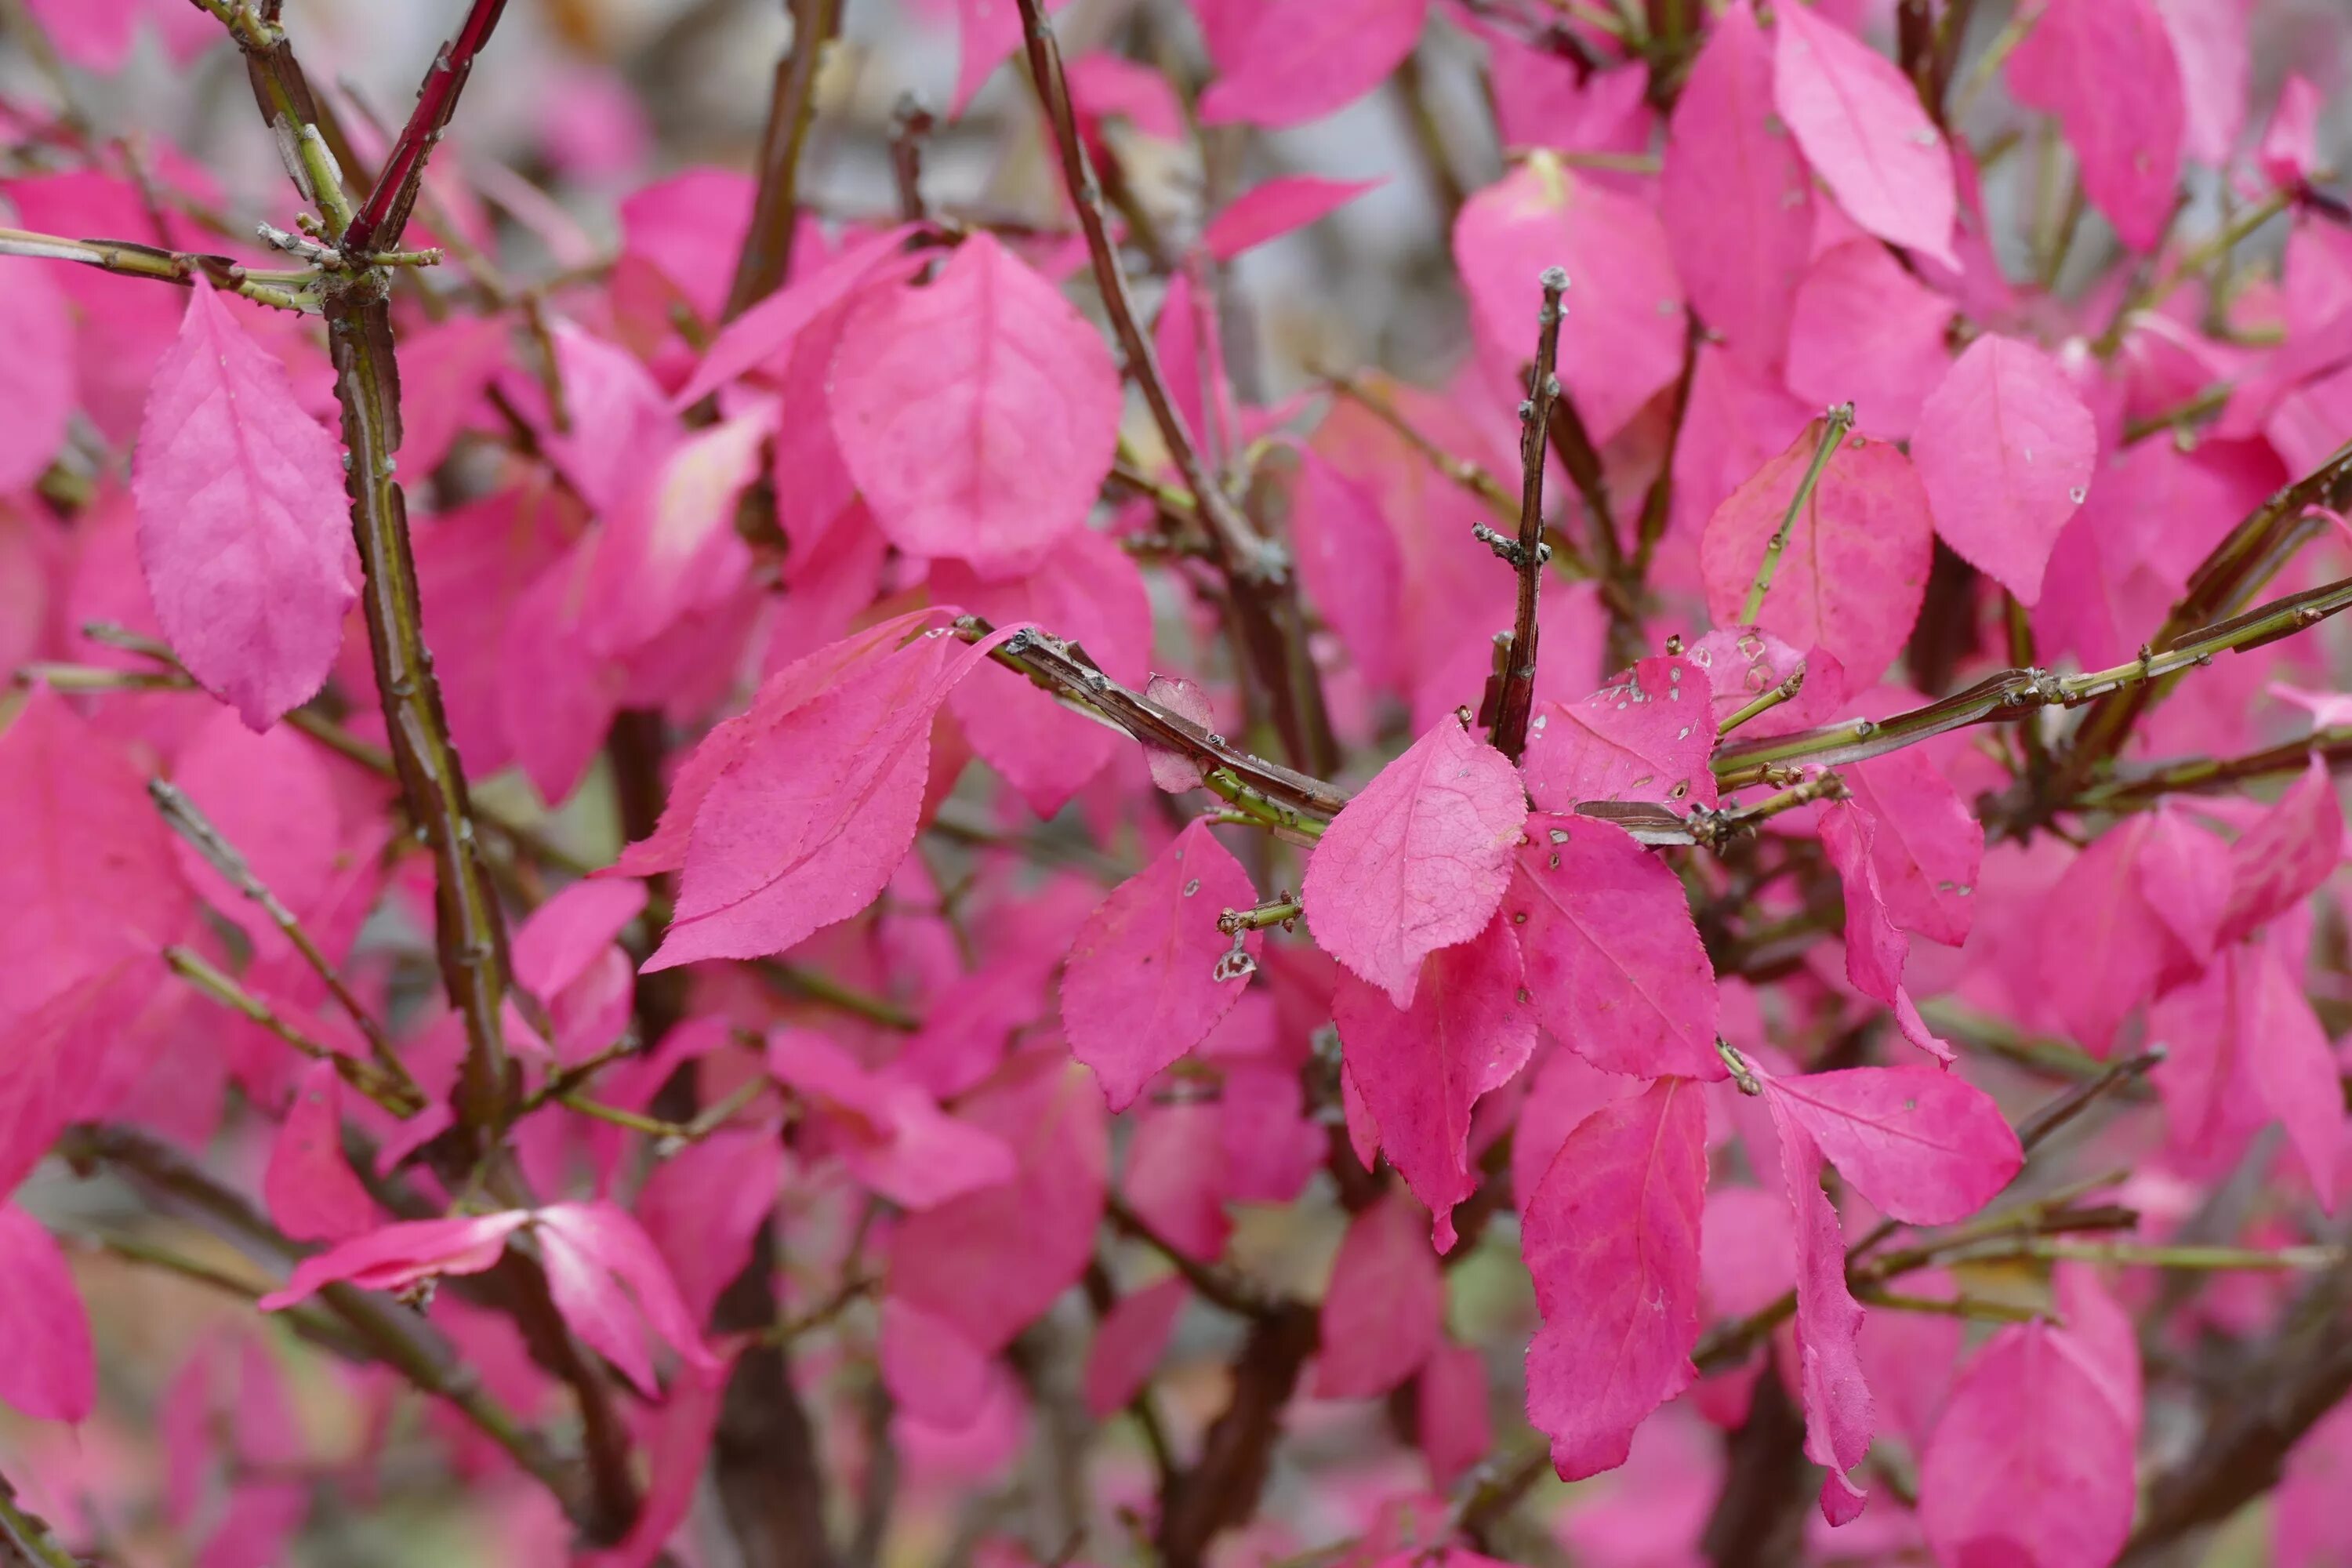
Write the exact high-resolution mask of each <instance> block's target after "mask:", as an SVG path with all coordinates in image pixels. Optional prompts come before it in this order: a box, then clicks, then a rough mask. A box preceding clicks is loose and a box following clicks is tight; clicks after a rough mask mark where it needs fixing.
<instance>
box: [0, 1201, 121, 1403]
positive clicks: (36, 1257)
mask: <svg viewBox="0 0 2352 1568" xmlns="http://www.w3.org/2000/svg"><path fill="white" fill-rule="evenodd" d="M0 1337H4V1338H5V1342H6V1343H7V1346H8V1354H7V1356H6V1358H5V1361H4V1362H0V1405H12V1406H14V1407H15V1408H16V1410H18V1411H19V1412H21V1413H23V1414H24V1415H29V1416H31V1417H32V1418H33V1419H35V1420H37V1421H72V1422H79V1421H80V1420H81V1419H82V1418H83V1417H84V1416H86V1415H89V1412H90V1406H91V1405H92V1403H93V1402H94V1401H95V1400H96V1398H97V1396H98V1368H97V1363H96V1361H95V1359H94V1358H93V1356H92V1354H91V1352H90V1340H89V1314H88V1313H87V1312H85V1311H84V1310H82V1304H81V1293H80V1292H79V1290H77V1289H74V1279H73V1271H72V1270H71V1269H69V1268H67V1266H66V1258H65V1254H64V1253H63V1252H61V1251H59V1250H58V1244H57V1241H56V1239H55V1238H54V1237H51V1236H50V1235H49V1233H48V1231H47V1229H45V1228H44V1227H43V1226H42V1225H41V1222H40V1221H38V1220H37V1219H35V1218H34V1217H33V1216H32V1215H28V1214H26V1212H25V1211H24V1210H23V1209H20V1208H18V1207H17V1206H16V1205H14V1204H0Z"/></svg>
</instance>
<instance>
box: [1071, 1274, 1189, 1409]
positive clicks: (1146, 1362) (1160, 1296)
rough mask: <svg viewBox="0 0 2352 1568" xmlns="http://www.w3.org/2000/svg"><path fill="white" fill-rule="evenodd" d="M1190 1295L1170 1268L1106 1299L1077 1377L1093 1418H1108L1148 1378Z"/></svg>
mask: <svg viewBox="0 0 2352 1568" xmlns="http://www.w3.org/2000/svg"><path fill="white" fill-rule="evenodd" d="M1191 1295H1192V1290H1191V1288H1190V1287H1189V1286H1187V1285H1186V1284H1185V1283H1184V1279H1183V1276H1181V1275H1178V1274H1171V1275H1170V1276H1169V1277H1168V1278H1167V1279H1162V1280H1160V1282H1159V1283H1158V1284H1156V1285H1147V1286H1145V1287H1144V1288H1143V1289H1140V1290H1130V1291H1129V1292H1128V1293H1127V1294H1126V1295H1124V1296H1121V1297H1120V1298H1119V1299H1118V1300H1116V1301H1114V1302H1112V1303H1111V1309H1110V1310H1109V1311H1108V1312H1105V1313H1104V1314H1103V1317H1102V1321H1101V1322H1099V1323H1097V1325H1096V1326H1095V1337H1094V1342H1093V1343H1091V1344H1089V1345H1088V1346H1087V1364H1086V1370H1085V1371H1084V1373H1081V1374H1080V1378H1079V1392H1080V1394H1081V1396H1082V1397H1083V1398H1084V1399H1085V1400H1086V1402H1087V1415H1091V1416H1093V1417H1094V1418H1095V1419H1096V1420H1097V1421H1108V1420H1109V1419H1110V1418H1111V1417H1112V1416H1113V1415H1117V1414H1118V1412H1119V1411H1120V1410H1122V1409H1124V1408H1126V1406H1127V1404H1128V1402H1129V1400H1131V1399H1133V1398H1134V1397H1135V1396H1136V1394H1138V1393H1139V1392H1140V1391H1141V1389H1142V1388H1143V1385H1144V1384H1147V1383H1149V1382H1150V1381H1151V1374H1152V1373H1153V1372H1154V1371H1155V1370H1157V1369H1158V1367H1159V1365H1160V1356H1161V1355H1162V1354H1164V1353H1165V1352H1166V1351H1167V1349H1168V1341H1169V1339H1170V1338H1171V1336H1172V1335H1173V1334H1174V1333H1175V1332H1176V1320H1177V1319H1178V1318H1180V1317H1181V1316H1183V1313H1184V1303H1185V1301H1186V1300H1190V1298H1191Z"/></svg>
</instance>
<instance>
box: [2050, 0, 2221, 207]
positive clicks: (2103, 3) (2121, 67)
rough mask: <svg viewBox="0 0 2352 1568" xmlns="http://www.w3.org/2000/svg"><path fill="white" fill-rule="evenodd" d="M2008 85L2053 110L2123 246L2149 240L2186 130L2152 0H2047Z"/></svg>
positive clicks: (2174, 70) (2184, 108)
mask: <svg viewBox="0 0 2352 1568" xmlns="http://www.w3.org/2000/svg"><path fill="white" fill-rule="evenodd" d="M2009 89H2010V91H2011V92H2012V93H2014V94H2015V95H2016V97H2017V100H2018V101H2019V102H2020V103H2022V104H2024V105H2026V106H2027V107H2028V108H2032V109H2039V110H2042V111H2043V112H2044V113H2047V114H2054V115H2056V116H2057V117H2058V122H2059V124H2061V125H2063V126H2064V127H2065V130H2066V140H2067V141H2068V142H2070V143H2072V144H2073V146H2074V156H2075V157H2076V159H2077V160H2078V161H2079V162H2080V163H2081V166H2082V176H2083V194H2084V195H2086V196H2088V197H2089V198H2090V201H2091V205H2093V206H2095V207H2097V208H2098V209H2099V211H2100V212H2102V213H2104V214H2105V215H2106V217H2107V221H2108V222H2110V223H2112V224H2114V225H2115V226H2116V235H2117V236H2118V237H2121V238H2122V240H2123V242H2124V243H2125V244H2126V245H2127V246H2129V247H2132V248H2133V249H2134V250H2148V249H2152V248H2153V247H2155V245H2156V243H2157V241H2158V239H2159V238H2160V237H2162V236H2163V233H2164V228H2165V225H2166V223H2167V222H2168V220H2169V219H2170V217H2171V216H2172V205H2173V197H2174V192H2175V189H2176V188H2177V187H2178V186H2179V183H2180V153H2181V144H2182V142H2183V139H2184V138H2185V137H2186V135H2187V133H2188V129H2189V110H2188V104H2187V101H2186V100H2185V98H2184V96H2183V94H2182V89H2181V80H2180V63H2179V60H2178V59H2177V58H2175V57H2174V55H2173V52H2172V40H2171V37H2169V36H2168V34H2167V32H2166V30H2165V25H2164V18H2163V16H2161V15H2159V14H2158V9H2157V5H2156V0H2050V3H2049V5H2046V6H2044V7H2043V8H2042V15H2041V19H2040V20H2038V21H2036V22H2035V23H2034V24H2033V28H2032V31H2031V32H2029V33H2027V34H2026V35H2025V38H2024V41H2023V42H2021V43H2020V44H2019V45H2018V46H2017V47H2016V49H2015V50H2013V51H2012V52H2011V55H2010V57H2009Z"/></svg>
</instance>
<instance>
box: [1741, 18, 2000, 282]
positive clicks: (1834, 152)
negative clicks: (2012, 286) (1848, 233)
mask: <svg viewBox="0 0 2352 1568" xmlns="http://www.w3.org/2000/svg"><path fill="white" fill-rule="evenodd" d="M1773 16H1774V24H1773V25H1774V28H1775V33H1776V37H1775V38H1774V40H1773V57H1772V58H1773V66H1774V76H1773V82H1772V101H1773V103H1774V105H1775V106H1776V107H1778V108H1779V110H1780V118H1781V119H1782V120H1783V121H1787V122H1788V126H1789V130H1790V132H1792V133H1793V134H1794V135H1795V137H1796V139H1797V145H1798V146H1799V147H1800V148H1801V149H1803V151H1804V154H1805V160H1806V162H1808V163H1811V165H1812V166H1813V169H1814V171H1815V172H1816V173H1818V174H1820V175H1821V176H1822V180H1824V181H1825V182H1827V184H1828V185H1829V187H1830V193H1831V194H1832V195H1834V196H1836V197H1837V199H1838V205H1840V206H1842V207H1843V208H1844V209H1845V211H1846V214H1847V216H1850V217H1852V218H1853V221H1854V222H1856V223H1858V224H1860V225H1861V226H1863V227H1864V228H1865V229H1867V230H1869V231H1870V232H1871V233H1872V234H1874V235H1876V236H1877V237H1879V238H1881V239H1883V240H1885V241H1887V242H1888V243H1889V244H1892V245H1900V246H1903V247H1906V248H1908V249H1912V250H1916V251H1919V252H1921V253H1922V254H1924V255H1927V256H1930V257H1933V258H1936V259H1937V260H1938V261H1941V262H1943V263H1944V264H1945V265H1946V266H1948V267H1957V266H1958V260H1957V259H1956V258H1954V256H1953V254H1952V220H1953V218H1954V217H1955V216H1956V215H1957V214H1958V207H1959V198H1958V191H1957V188H1956V186H1955V185H1954V184H1953V179H1952V153H1951V149H1950V148H1949V147H1948V146H1946V145H1945V143H1944V138H1943V134H1942V133H1941V132H1938V131H1937V129H1936V126H1935V123H1934V121H1930V120H1929V119H1928V118H1927V112H1926V111H1925V110H1922V109H1921V108H1920V106H1919V95H1918V94H1917V93H1916V92H1915V91H1914V90H1913V89H1912V87H1911V84H1910V82H1908V81H1906V80H1905V79H1904V76H1903V73H1902V72H1901V71H1900V70H1898V69H1897V68H1895V62H1894V61H1892V60H1890V59H1888V58H1886V57H1885V56H1884V55H1882V54H1880V53H1879V52H1878V51H1877V50H1875V49H1873V48H1872V47H1869V46H1868V45H1866V44H1864V42H1863V41H1862V40H1861V39H1859V38H1857V37H1854V36H1853V34H1852V33H1849V32H1847V31H1846V30H1845V29H1844V28H1843V27H1841V26H1838V25H1837V24H1836V23H1835V22H1833V21H1831V20H1830V19H1828V18H1827V17H1825V16H1822V15H1821V14H1820V13H1818V12H1815V11H1812V10H1810V9H1808V8H1806V7H1805V6H1802V5H1783V6H1776V7H1775V8H1774V11H1773Z"/></svg>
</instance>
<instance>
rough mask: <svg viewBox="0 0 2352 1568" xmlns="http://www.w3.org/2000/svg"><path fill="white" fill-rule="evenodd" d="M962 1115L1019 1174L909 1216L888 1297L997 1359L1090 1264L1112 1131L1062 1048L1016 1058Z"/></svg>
mask: <svg viewBox="0 0 2352 1568" xmlns="http://www.w3.org/2000/svg"><path fill="white" fill-rule="evenodd" d="M958 1109H959V1110H961V1112H962V1114H963V1115H964V1116H966V1117H968V1118H969V1119H970V1120H971V1121H973V1122H974V1123H975V1124H977V1125H978V1126H980V1127H982V1129H984V1130H986V1131H990V1132H992V1133H994V1134H996V1136H997V1137H998V1138H1000V1139H1002V1140H1003V1142H1005V1143H1007V1144H1009V1145H1011V1147H1012V1149H1013V1154H1014V1156H1015V1158H1016V1159H1017V1160H1018V1161H1019V1163H1020V1169H1019V1170H1018V1171H1017V1172H1016V1173H1015V1174H1014V1176H1013V1180H1012V1181H1010V1182H1006V1183H1000V1184H997V1185H995V1186H992V1187H988V1188H985V1189H983V1190H982V1191H980V1192H975V1193H968V1194H965V1195H963V1196H962V1197H960V1198H957V1199H956V1200H955V1201H953V1202H952V1203H948V1204H943V1205H940V1207H938V1208H935V1209H931V1210H929V1211H927V1212H925V1213H922V1214H918V1215H910V1216H908V1219H907V1220H906V1222H905V1223H904V1224H902V1225H900V1226H899V1227H898V1233H897V1235H896V1236H895V1237H893V1238H892V1240H891V1245H890V1275H889V1294H890V1295H892V1296H894V1297H899V1298H903V1299H904V1300H906V1301H908V1303H909V1304H911V1305H913V1306H916V1307H919V1308H920V1309H921V1310H924V1311H927V1312H929V1313H931V1314H933V1315H934V1316H939V1317H944V1318H946V1319H948V1320H949V1321H952V1322H954V1323H955V1324H956V1325H957V1326H958V1328H959V1329H960V1330H961V1331H962V1333H963V1334H964V1336H965V1337H966V1338H967V1339H969V1340H970V1341H971V1342H972V1344H973V1345H975V1346H976V1347H978V1348H979V1350H980V1351H981V1352H982V1353H985V1354H991V1355H992V1354H994V1353H995V1352H998V1351H1000V1350H1003V1348H1004V1347H1005V1346H1006V1345H1008V1344H1010V1343H1012V1342H1013V1336H1014V1335H1016V1334H1018V1333H1019V1332H1020V1331H1022V1330H1023V1329H1024V1328H1027V1327H1028V1326H1029V1325H1030V1324H1031V1323H1032V1322H1034V1321H1036V1319H1037V1317H1038V1316H1039V1314H1041V1313H1043V1312H1044V1311H1045V1310H1046V1309H1047V1308H1048V1307H1050V1306H1052V1305H1053V1303H1054V1300H1055V1298H1056V1297H1058V1296H1059V1295H1061V1293H1062V1292H1063V1291H1064V1290H1066V1289H1068V1288H1069V1287H1070V1285H1071V1284H1072V1283H1073V1282H1075V1281H1076V1279H1077V1278H1078V1276H1079V1275H1080V1274H1083V1273H1084V1272H1085V1271H1086V1267H1087V1261H1088V1260H1089V1259H1091V1258H1093V1256H1094V1247H1095V1230H1096V1227H1097V1226H1099V1225H1100V1224H1101V1223H1102V1214H1103V1199H1104V1193H1105V1187H1106V1175H1107V1172H1108V1163H1109V1158H1110V1151H1109V1130H1108V1125H1107V1121H1106V1118H1105V1116H1104V1112H1103V1108H1102V1095H1101V1092H1100V1091H1099V1090H1097V1089H1096V1088H1095V1086H1094V1084H1093V1082H1092V1081H1091V1079H1089V1077H1088V1075H1087V1074H1086V1073H1085V1072H1082V1071H1080V1070H1079V1069H1078V1068H1076V1065H1075V1064H1073V1063H1072V1062H1071V1061H1070V1060H1069V1058H1067V1057H1066V1055H1064V1054H1063V1053H1062V1052H1060V1051H1058V1050H1039V1051H1032V1052H1030V1053H1029V1054H1028V1055H1026V1056H1024V1057H1022V1058H1016V1059H1015V1060H1014V1061H1013V1062H1012V1063H1010V1064H1008V1065H1007V1066H1006V1068H1004V1069H1003V1071H1002V1072H1000V1073H999V1074H998V1075H997V1076H996V1077H995V1078H993V1079H990V1080H989V1081H988V1082H987V1083H986V1084H984V1085H982V1087H981V1088H980V1089H977V1090H975V1091H974V1092H973V1093H972V1094H971V1096H969V1097H968V1098H967V1099H966V1100H964V1101H963V1103H962V1104H961V1106H960V1107H959V1108H958Z"/></svg>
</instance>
